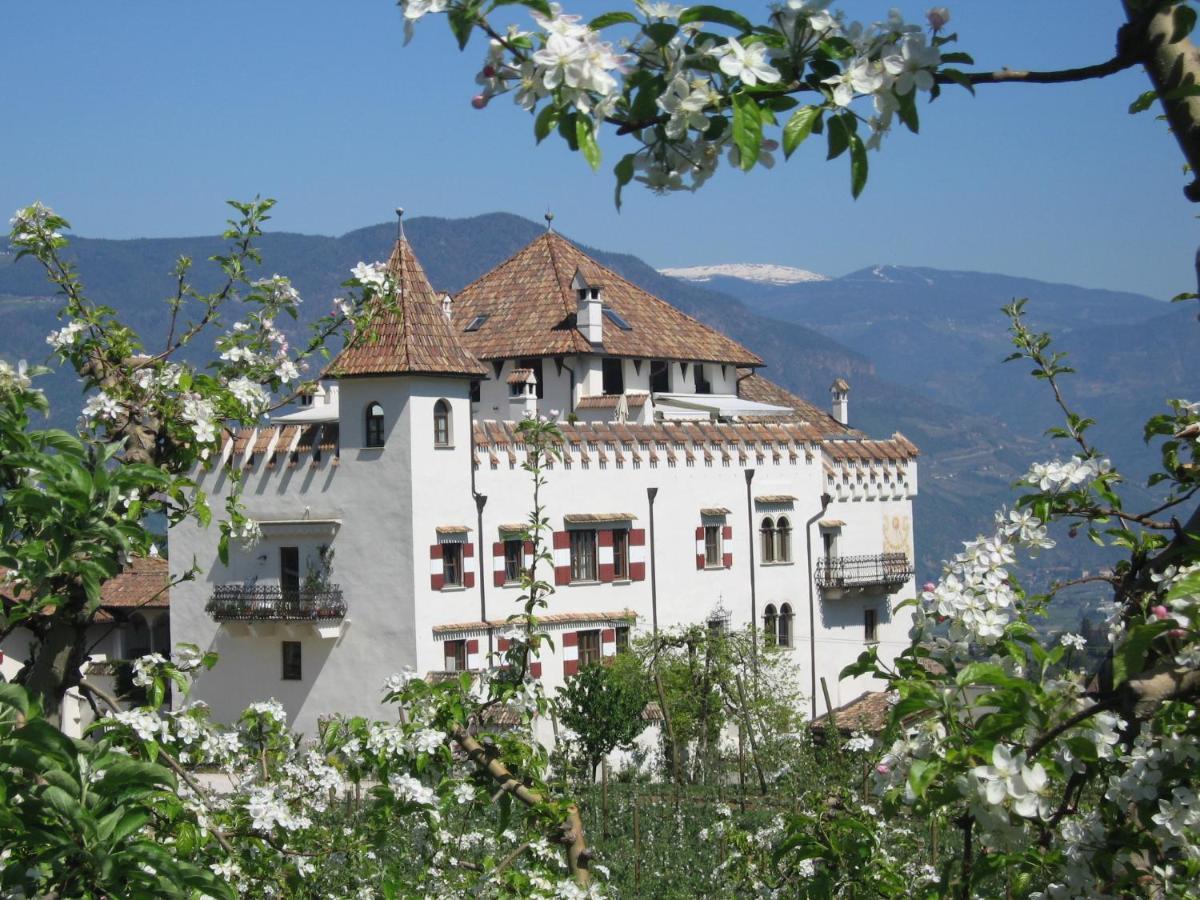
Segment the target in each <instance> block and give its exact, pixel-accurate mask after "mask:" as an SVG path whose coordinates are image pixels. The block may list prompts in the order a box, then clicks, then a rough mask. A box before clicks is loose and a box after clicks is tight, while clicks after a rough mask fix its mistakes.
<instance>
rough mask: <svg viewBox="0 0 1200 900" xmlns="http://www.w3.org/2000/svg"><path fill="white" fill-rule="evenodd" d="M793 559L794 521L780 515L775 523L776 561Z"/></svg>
mask: <svg viewBox="0 0 1200 900" xmlns="http://www.w3.org/2000/svg"><path fill="white" fill-rule="evenodd" d="M791 561H792V523H791V522H789V521H788V519H787V516H780V517H779V520H778V521H777V522H776V523H775V562H781V563H785V562H791Z"/></svg>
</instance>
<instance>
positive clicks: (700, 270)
mask: <svg viewBox="0 0 1200 900" xmlns="http://www.w3.org/2000/svg"><path fill="white" fill-rule="evenodd" d="M658 271H659V272H660V273H661V274H663V275H666V276H668V277H670V278H682V279H684V280H685V281H696V282H704V281H712V280H713V279H714V278H740V279H742V280H743V281H756V282H760V283H762V284H800V283H802V282H805V281H829V280H830V279H829V276H828V275H821V274H819V273H817V272H810V271H809V270H808V269H797V268H795V267H793V266H776V265H772V264H771V263H725V264H723V265H716V266H684V267H682V268H673V269H659V270H658Z"/></svg>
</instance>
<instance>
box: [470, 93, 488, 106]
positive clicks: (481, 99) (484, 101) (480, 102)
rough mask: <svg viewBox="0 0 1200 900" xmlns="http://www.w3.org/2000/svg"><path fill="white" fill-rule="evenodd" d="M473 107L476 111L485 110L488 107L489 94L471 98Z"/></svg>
mask: <svg viewBox="0 0 1200 900" xmlns="http://www.w3.org/2000/svg"><path fill="white" fill-rule="evenodd" d="M471 105H472V106H473V107H475V108H476V109H483V108H484V107H485V106H487V105H488V98H487V94H476V95H475V96H474V97H472V98H471Z"/></svg>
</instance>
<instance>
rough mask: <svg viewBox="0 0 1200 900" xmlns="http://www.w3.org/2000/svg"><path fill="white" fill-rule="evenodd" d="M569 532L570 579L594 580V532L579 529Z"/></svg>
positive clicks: (592, 530)
mask: <svg viewBox="0 0 1200 900" xmlns="http://www.w3.org/2000/svg"><path fill="white" fill-rule="evenodd" d="M570 534H571V580H572V581H595V580H596V532H595V530H594V529H581V530H578V531H572V532H570Z"/></svg>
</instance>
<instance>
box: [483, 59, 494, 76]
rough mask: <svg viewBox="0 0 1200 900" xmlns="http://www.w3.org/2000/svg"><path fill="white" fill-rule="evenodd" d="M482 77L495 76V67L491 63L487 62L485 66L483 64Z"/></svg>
mask: <svg viewBox="0 0 1200 900" xmlns="http://www.w3.org/2000/svg"><path fill="white" fill-rule="evenodd" d="M483 77H484V78H495V77H496V67H495V66H493V65H492V64H491V63H488V64H487V65H486V66H484V67H483Z"/></svg>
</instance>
